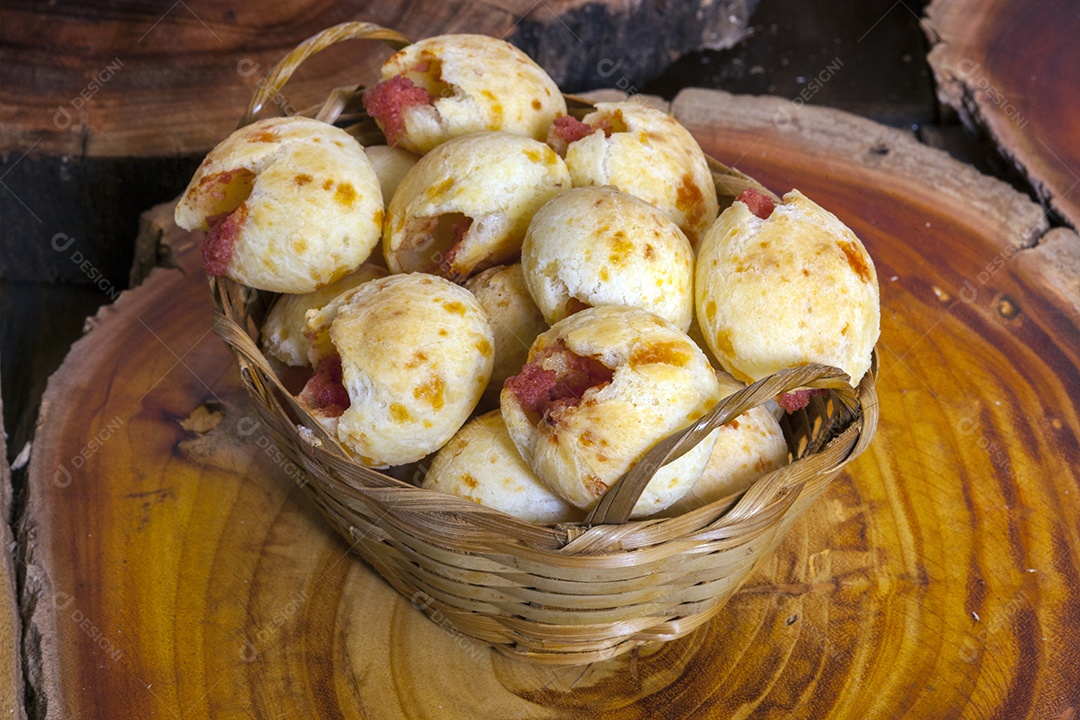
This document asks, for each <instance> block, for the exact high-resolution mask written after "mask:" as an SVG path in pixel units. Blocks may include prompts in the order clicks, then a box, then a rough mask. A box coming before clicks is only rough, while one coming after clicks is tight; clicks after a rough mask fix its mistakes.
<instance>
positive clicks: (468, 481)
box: [461, 473, 480, 502]
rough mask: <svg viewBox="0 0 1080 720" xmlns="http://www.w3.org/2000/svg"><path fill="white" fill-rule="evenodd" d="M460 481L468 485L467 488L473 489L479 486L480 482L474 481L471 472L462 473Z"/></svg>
mask: <svg viewBox="0 0 1080 720" xmlns="http://www.w3.org/2000/svg"><path fill="white" fill-rule="evenodd" d="M461 482H463V483H465V485H467V486H468V487H469V488H471V489H473V490H475V489H476V488H477V487H479V485H480V483H478V482H477V481H476V478H474V477H473V476H472V475H471V474H469V473H462V475H461ZM470 499H471V498H470ZM477 502H479V501H477Z"/></svg>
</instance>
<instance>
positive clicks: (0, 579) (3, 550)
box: [0, 433, 26, 720]
mask: <svg viewBox="0 0 1080 720" xmlns="http://www.w3.org/2000/svg"><path fill="white" fill-rule="evenodd" d="M20 624H21V623H20V620H19V606H18V603H17V601H16V593H15V541H14V539H13V537H12V533H11V473H10V471H9V469H8V462H7V449H6V444H5V441H4V435H3V433H0V717H7V718H17V719H19V720H21V719H23V718H25V717H26V708H25V704H24V700H23V695H24V693H23V674H22V642H21V641H22V638H21V637H20V636H19V632H20V631H19V628H20Z"/></svg>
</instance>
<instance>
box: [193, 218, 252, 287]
mask: <svg viewBox="0 0 1080 720" xmlns="http://www.w3.org/2000/svg"><path fill="white" fill-rule="evenodd" d="M245 219H247V204H246V203H244V204H242V205H241V206H240V207H238V208H236V210H234V211H233V212H231V213H222V214H221V215H214V216H212V217H208V218H206V224H207V225H209V226H210V230H209V231H208V232H207V233H206V240H204V241H203V245H202V256H203V268H204V269H205V270H206V273H207V274H208V275H213V276H215V277H221V276H222V275H224V274H225V272H226V271H227V270H228V269H229V262H230V261H231V260H232V255H233V248H234V247H236V238H237V237H238V236H239V235H240V226H241V225H243V223H244V220H245Z"/></svg>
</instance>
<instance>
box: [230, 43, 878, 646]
mask: <svg viewBox="0 0 1080 720" xmlns="http://www.w3.org/2000/svg"><path fill="white" fill-rule="evenodd" d="M349 39H377V40H382V41H384V42H387V43H388V44H390V45H391V46H392V47H395V48H399V47H403V46H404V45H405V44H407V42H408V41H407V40H406V39H405V38H404V36H402V35H400V34H398V33H395V32H393V31H391V30H386V29H385V28H380V27H378V26H376V25H371V24H368V23H346V24H343V25H340V26H337V27H335V28H330V29H329V30H326V31H324V32H323V33H319V34H318V35H316V36H314V37H312V38H310V39H309V40H307V41H305V42H304V43H302V44H301V45H300V46H298V47H297V49H296V50H294V51H293V52H292V53H290V54H289V55H288V56H286V57H285V58H283V59H282V61H281V62H280V63H279V64H278V66H277V67H275V69H274V70H273V71H272V72H271V74H270V75H269V76H268V80H267V81H266V82H264V83H263V84H262V85H261V86H260V88H259V91H258V92H257V93H256V95H255V97H253V98H252V101H251V104H250V106H249V108H248V112H247V113H246V114H245V116H244V119H243V121H242V124H245V123H247V122H250V121H251V119H252V118H253V117H254V115H255V113H257V112H258V111H259V109H260V108H261V107H262V106H263V105H264V104H265V103H266V102H267V100H269V99H270V98H272V97H274V96H275V95H276V93H278V92H279V91H280V90H281V87H282V86H283V85H284V84H285V83H286V82H287V81H288V79H289V77H291V75H292V73H293V72H294V71H295V70H296V68H297V67H299V66H300V64H302V63H303V61H304V60H306V59H307V58H308V57H310V56H311V55H313V54H314V53H316V52H320V51H321V50H324V49H326V48H327V47H330V46H331V45H333V44H334V43H337V42H341V41H343V40H349ZM360 90H361V88H359V87H357V88H336V89H334V90H333V91H331V93H330V94H329V96H328V98H327V100H326V102H324V103H322V104H321V105H319V106H316V107H313V108H309V109H307V110H305V111H304V113H303V114H305V115H308V116H311V117H316V118H318V119H320V120H322V121H325V122H331V123H333V122H337V123H338V124H339V125H345V126H346V129H347V130H348V131H350V132H352V133H353V134H354V135H356V136H357V137H359V138H361V139H362V141H363V142H368V143H369V142H372V141H380V142H385V140H384V139H383V138H382V136H381V134H380V133H379V131H378V128H377V126H375V124H374V123H373V122H372V121H371V119H370V118H369V117H367V115H366V113H365V112H364V111H363V106H362V104H361V103H360ZM567 101H568V107H569V108H570V112H571V113H572V114H575V115H576V116H578V117H581V116H583V115H584V114H585V113H587V112H588V111H589V109H590V107H591V106H590V105H589V104H588V102H587V101H585V100H582V99H581V98H576V97H573V96H567ZM709 163H710V169H711V170H712V173H713V180H714V183H715V185H716V187H717V192H718V195H719V196H720V198H721V205H722V206H724V205H727V204H730V202H731V201H732V200H733V199H734V197H735V195H737V194H738V193H739V192H741V191H742V190H743V189H745V188H747V187H753V188H755V189H758V190H759V191H762V192H769V191H768V190H767V189H765V188H763V187H762V186H761V185H760V184H759V183H758V182H757V181H755V180H754V179H753V178H750V177H748V176H746V175H744V174H742V173H740V172H738V171H735V170H732V169H730V168H727V167H726V166H724V165H723V164H721V163H719V162H718V161H716V160H713V159H711V158H710V160H709ZM769 194H770V195H772V197H773V198H776V196H775V195H774V194H772V193H771V192H769ZM210 287H211V293H212V295H213V297H214V301H215V304H216V306H217V308H218V310H219V314H218V315H217V317H216V319H215V323H214V330H215V332H216V333H217V334H218V335H219V336H220V337H221V338H222V339H223V340H224V341H225V342H226V344H227V345H228V346H229V347H230V348H231V350H232V352H233V355H234V357H235V359H236V362H237V365H238V367H239V369H240V374H241V378H242V381H243V384H244V386H245V388H246V390H247V391H248V394H249V396H250V397H251V399H252V402H253V405H254V407H255V408H256V411H257V412H258V415H259V417H260V420H261V421H262V422H263V424H264V425H265V427H266V429H267V432H268V433H269V435H270V437H271V439H272V440H273V442H274V443H275V444H276V445H277V446H278V447H279V449H280V450H281V451H282V453H283V454H284V455H285V456H286V457H287V458H288V459H289V460H290V461H292V462H294V463H295V464H296V465H297V467H299V468H301V469H303V471H304V472H305V473H306V475H307V478H306V479H307V482H305V483H304V486H305V488H306V489H307V490H308V492H309V494H310V496H311V498H312V499H313V501H314V502H315V503H316V505H317V506H318V507H319V509H320V510H321V512H322V513H323V515H324V516H325V517H326V519H327V521H328V522H329V523H330V524H331V525H332V526H333V527H334V528H335V529H336V530H337V531H338V532H339V533H341V535H342V536H343V537H345V538H346V540H347V541H348V542H349V543H350V545H351V546H352V549H353V550H354V551H355V552H356V553H357V554H358V555H360V556H361V557H363V558H364V559H365V560H366V561H367V562H369V563H370V564H371V565H372V567H374V568H375V569H376V570H377V571H378V572H379V573H380V574H381V575H382V576H383V578H385V579H386V581H387V582H388V583H389V584H390V585H391V586H393V587H394V588H395V589H396V590H398V592H400V593H401V594H402V595H404V596H405V597H407V598H409V599H410V600H411V601H412V602H413V603H414V604H415V605H416V606H417V607H418V608H419V609H420V610H422V611H423V612H425V613H427V614H428V615H429V616H431V617H432V618H433V619H434V620H436V621H437V622H438V623H439V624H440V625H443V626H445V627H448V628H452V631H453V632H457V633H460V634H462V635H465V636H468V637H470V638H472V639H474V640H476V641H478V642H481V643H485V644H488V645H490V646H492V647H494V648H496V649H498V650H499V651H500V652H503V653H505V654H508V655H512V656H514V657H518V658H526V659H531V660H535V661H538V662H544V663H548V664H555V665H577V664H582V663H586V662H592V661H597V660H603V659H607V658H610V657H614V656H615V655H618V654H619V653H622V652H625V651H627V650H629V649H631V648H634V647H637V646H639V645H641V644H644V643H649V642H658V641H667V640H672V639H674V638H678V637H681V636H683V635H685V634H686V633H688V632H691V631H692V630H694V629H695V628H697V627H700V626H701V625H702V624H704V623H706V622H707V621H708V620H709V618H711V617H712V616H713V615H715V613H716V612H717V611H718V610H719V609H720V608H721V607H722V606H723V604H724V602H725V601H726V600H727V599H728V597H730V596H731V594H732V593H734V592H735V591H736V590H737V589H738V587H739V585H740V584H741V583H742V582H743V581H744V580H745V578H746V576H747V575H748V574H749V572H750V571H751V570H752V569H753V567H754V565H755V564H756V563H757V562H758V561H759V560H760V559H761V558H762V557H765V556H766V555H768V553H769V552H771V551H772V549H773V548H774V547H775V546H776V545H777V544H778V543H779V542H780V541H781V540H782V538H783V536H784V533H785V532H786V531H787V530H788V528H789V527H790V526H791V525H792V524H793V523H794V522H796V520H797V519H798V517H799V515H800V514H801V513H802V512H803V511H804V510H805V509H806V507H808V506H809V504H810V503H812V502H813V501H814V500H815V499H816V498H817V497H818V496H819V495H820V494H821V493H822V492H823V491H824V490H825V488H826V487H827V486H828V484H829V482H830V481H831V480H832V479H833V478H834V477H836V475H837V474H838V473H839V472H840V470H841V469H842V468H843V466H844V465H845V464H846V463H848V462H850V461H851V460H852V459H853V458H854V457H857V456H858V455H859V454H860V453H862V452H863V451H864V450H865V449H866V447H867V445H868V443H869V442H870V438H871V437H872V436H873V434H874V431H875V429H876V426H877V418H878V403H877V395H876V391H875V388H874V379H875V377H876V374H877V363H876V357H875V362H874V364H873V367H872V368H871V371H870V372H869V373H867V375H866V376H865V377H864V378H863V379H862V381H861V382H860V383H859V386H858V387H857V388H852V387H851V386H850V385H849V384H848V378H847V376H846V375H844V374H843V373H842V372H841V371H839V370H837V369H836V368H831V367H827V366H822V365H807V366H803V367H798V368H792V369H788V370H784V371H781V372H779V373H776V374H775V375H772V376H770V377H768V378H765V379H763V380H761V381H759V382H757V383H754V384H753V385H751V386H749V387H747V388H745V389H743V390H740V391H739V392H736V393H734V394H733V395H732V396H730V397H728V398H725V399H724V400H722V401H721V402H720V403H718V404H717V405H716V406H715V407H714V408H712V409H711V410H710V411H709V413H707V414H706V415H705V416H704V417H702V418H701V419H699V420H698V421H697V422H695V423H693V424H691V425H690V426H688V427H687V428H685V429H683V430H681V431H679V432H677V433H675V434H673V435H672V436H670V437H668V438H664V439H663V440H661V441H660V442H659V443H657V444H656V445H655V446H654V447H653V449H652V450H650V452H649V453H647V454H646V455H645V456H644V457H643V458H641V459H640V460H639V461H638V463H636V464H635V465H634V466H633V467H632V468H631V469H630V470H629V471H628V472H627V474H626V475H625V476H624V477H623V478H621V479H620V480H619V482H617V483H616V484H615V485H614V486H613V487H612V489H611V490H610V491H609V492H608V493H607V495H605V497H604V498H603V499H602V501H601V503H599V504H598V506H597V508H596V509H595V510H594V512H593V513H592V514H591V516H590V518H589V519H588V521H587V522H585V523H581V524H563V525H557V526H554V527H547V526H540V525H535V524H533V523H529V522H525V521H523V520H520V519H518V518H515V517H511V516H508V515H505V514H504V513H501V512H499V511H497V510H493V509H490V508H486V507H482V506H480V505H477V504H475V503H473V502H470V501H467V500H464V499H462V498H458V497H455V496H449V495H445V494H442V493H436V492H432V491H427V490H423V489H420V488H417V487H414V486H413V485H410V484H408V483H405V482H402V481H400V480H397V479H395V478H393V477H390V476H388V475H385V474H383V473H381V472H378V471H376V470H373V469H370V468H366V467H363V466H361V465H360V464H359V463H357V462H355V461H354V459H353V458H352V456H351V455H350V453H349V451H348V450H347V449H346V448H345V447H343V446H342V445H341V444H340V443H339V442H338V441H337V439H336V437H333V436H332V435H330V434H329V433H328V432H327V431H326V430H325V429H324V427H323V426H322V424H321V423H320V422H319V421H318V419H317V418H314V417H312V416H311V415H310V414H309V413H308V412H307V410H306V409H305V408H304V407H303V406H301V405H300V404H299V402H297V400H296V399H295V398H294V397H292V396H291V395H290V394H289V392H288V390H287V389H286V388H285V387H284V386H283V385H282V383H281V382H280V380H279V379H278V378H277V377H276V375H275V373H274V370H273V367H272V366H271V364H270V363H269V362H268V361H267V359H266V358H265V357H264V356H263V355H262V353H261V351H260V350H259V348H258V344H257V342H256V341H257V338H258V328H259V327H260V325H261V322H262V319H263V317H264V315H265V312H266V311H267V309H268V306H269V304H268V303H267V302H265V300H266V298H265V297H263V296H261V295H260V294H258V293H254V292H252V291H251V290H250V289H248V288H245V287H243V286H240V285H238V284H237V283H235V282H233V281H231V280H228V279H226V278H213V279H211V281H210ZM805 387H811V388H822V389H825V390H826V391H827V392H826V393H825V394H824V395H819V396H814V397H812V398H811V402H810V404H809V405H808V406H807V407H806V408H804V409H802V410H800V411H798V412H795V413H792V414H790V415H788V416H787V417H785V418H784V419H783V420H782V422H781V425H782V427H783V429H784V433H785V438H786V440H787V442H788V446H789V449H790V451H791V458H792V462H790V463H789V464H788V465H785V466H784V467H782V468H780V469H778V470H776V471H774V472H771V473H768V474H767V475H765V476H763V477H761V478H759V479H758V480H757V481H755V482H754V483H753V484H752V485H751V486H750V488H749V489H747V490H746V491H745V492H744V493H742V494H740V495H736V496H733V497H729V498H723V499H720V500H718V501H716V502H714V503H711V504H709V505H706V506H704V507H701V508H698V509H696V510H693V511H691V512H688V513H685V514H683V515H681V516H678V517H669V518H653V519H648V520H640V521H629V522H628V521H627V518H628V517H629V513H630V510H631V509H632V508H633V505H634V503H635V502H636V500H637V498H638V497H639V495H640V493H641V492H642V490H643V489H644V487H645V486H646V485H647V483H648V481H649V479H650V478H651V477H652V475H653V473H655V471H656V470H657V468H659V467H661V466H662V465H663V464H665V463H666V462H669V461H671V460H672V459H675V458H677V457H679V456H680V455H681V454H682V453H684V452H686V451H687V450H689V449H690V448H692V447H693V446H694V445H695V444H696V443H698V442H700V441H701V440H702V439H703V438H704V437H706V436H707V435H708V434H709V433H710V432H712V431H713V430H714V429H715V428H717V427H720V426H721V425H723V424H724V423H726V422H728V421H729V420H730V419H732V418H735V417H738V416H739V415H741V414H742V413H743V412H746V411H747V410H749V409H751V408H753V407H757V406H759V405H761V404H762V403H764V402H766V401H767V400H769V399H770V398H773V397H775V396H776V395H779V394H781V393H785V392H790V391H792V390H795V389H798V388H805Z"/></svg>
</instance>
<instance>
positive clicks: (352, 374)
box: [300, 273, 494, 467]
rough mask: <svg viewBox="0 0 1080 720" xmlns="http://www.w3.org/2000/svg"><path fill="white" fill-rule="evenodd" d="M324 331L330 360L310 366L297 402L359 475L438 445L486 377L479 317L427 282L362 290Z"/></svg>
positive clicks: (389, 282)
mask: <svg viewBox="0 0 1080 720" xmlns="http://www.w3.org/2000/svg"><path fill="white" fill-rule="evenodd" d="M324 310H325V309H324ZM329 327H330V341H331V343H333V346H334V349H335V350H337V353H338V355H337V356H330V357H327V358H324V359H323V360H322V361H321V362H320V363H319V365H318V366H317V367H316V369H315V376H314V377H313V378H312V380H311V381H310V382H309V383H308V386H307V387H305V389H304V392H303V393H301V397H300V400H301V402H302V403H304V404H305V405H306V406H307V407H308V408H309V409H310V410H311V411H312V412H313V414H315V415H316V416H318V417H320V418H321V419H322V420H323V421H324V424H325V425H326V427H327V428H328V429H330V430H331V431H333V432H336V433H337V437H338V439H339V440H340V441H341V442H342V443H343V444H344V445H345V446H346V447H348V448H349V449H350V450H352V451H353V452H354V453H356V455H357V456H358V459H359V461H360V462H361V463H363V464H364V465H367V466H368V467H388V466H390V465H404V464H405V463H410V462H414V461H416V460H419V459H420V458H422V457H424V456H425V455H427V454H428V453H430V452H434V451H435V450H437V449H439V448H440V447H442V446H443V445H444V444H445V443H446V441H447V440H449V439H450V438H451V437H453V435H454V433H456V432H457V431H458V428H460V427H461V426H462V424H464V422H465V420H466V419H468V417H469V414H470V413H471V412H472V410H473V408H474V407H476V403H477V401H478V400H479V399H480V394H481V393H482V392H483V390H484V388H485V387H486V386H487V383H488V379H489V378H490V377H491V364H492V343H493V341H494V338H493V337H492V334H491V326H490V325H489V324H488V320H487V316H486V315H485V313H484V309H483V308H482V307H480V304H479V303H478V302H477V301H476V298H474V297H473V295H472V293H470V292H469V291H468V290H466V289H465V288H463V287H460V286H458V285H454V284H453V283H451V282H449V281H447V280H444V279H442V278H439V277H435V276H433V275H424V274H420V273H415V274H410V275H392V276H390V277H385V278H381V279H378V280H372V281H370V282H368V283H365V284H364V285H361V286H360V287H359V288H357V289H356V290H353V291H351V292H350V293H349V294H348V295H347V300H346V301H345V302H344V303H342V304H341V305H340V307H338V308H337V312H336V314H335V315H334V318H333V320H332V321H331V322H330V326H329ZM335 366H336V367H335ZM335 371H336V372H337V373H338V379H339V384H338V385H335V384H334V381H335ZM342 390H343V391H344V394H345V397H344V398H341V391H342ZM335 393H337V394H336V395H335Z"/></svg>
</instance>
